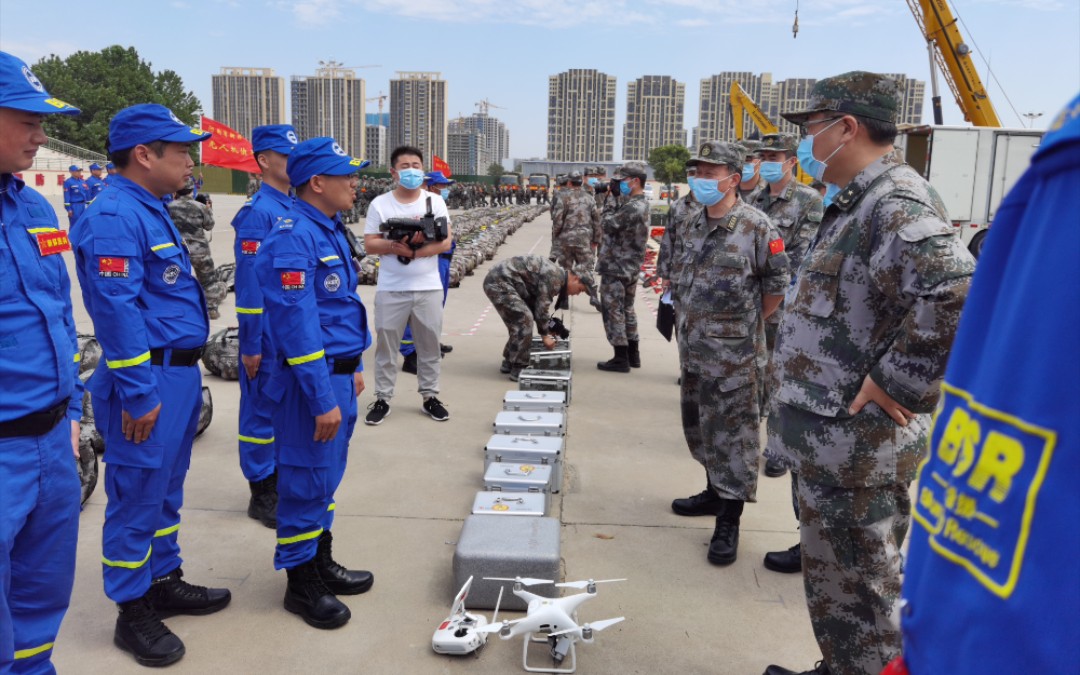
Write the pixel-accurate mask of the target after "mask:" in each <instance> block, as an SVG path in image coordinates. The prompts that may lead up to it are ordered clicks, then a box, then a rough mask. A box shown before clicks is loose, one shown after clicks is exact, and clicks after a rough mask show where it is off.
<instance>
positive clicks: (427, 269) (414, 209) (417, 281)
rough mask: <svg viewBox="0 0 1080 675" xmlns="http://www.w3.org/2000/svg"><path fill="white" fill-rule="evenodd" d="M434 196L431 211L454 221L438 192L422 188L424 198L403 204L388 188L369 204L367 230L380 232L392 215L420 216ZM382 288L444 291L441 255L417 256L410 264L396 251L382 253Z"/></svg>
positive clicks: (386, 289) (368, 231)
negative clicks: (397, 254)
mask: <svg viewBox="0 0 1080 675" xmlns="http://www.w3.org/2000/svg"><path fill="white" fill-rule="evenodd" d="M428 197H430V198H431V211H432V212H433V213H434V214H435V217H436V218H440V217H441V218H446V222H447V223H449V222H450V212H449V211H447V210H446V202H444V201H443V198H442V197H441V196H439V195H437V194H433V193H431V192H421V193H420V199H417V200H416V201H415V202H412V203H411V204H402V203H401V202H399V201H398V200H397V199H396V198H395V197H394V193H393V192H386V193H383V194H381V195H379V196H378V197H376V198H375V199H373V200H372V201H371V204H370V205H368V212H367V222H366V223H365V225H364V234H365V235H368V234H378V235H381V234H382V233H381V232H379V224H380V223H382V222H384V221H386V220H389V219H390V218H410V219H413V220H419V219H421V218H423V217H424V214H425V213H427V200H428ZM375 289H376V290H378V291H441V290H442V279H441V278H440V277H439V256H425V257H423V258H414V259H413V260H412V261H411V262H410V263H409V264H408V265H403V264H401V261H400V260H398V258H397V256H396V255H390V254H387V255H381V256H379V282H378V285H377V286H376V287H375Z"/></svg>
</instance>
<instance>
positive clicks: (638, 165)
mask: <svg viewBox="0 0 1080 675" xmlns="http://www.w3.org/2000/svg"><path fill="white" fill-rule="evenodd" d="M648 177H649V172H648V171H647V170H646V169H645V162H627V163H626V164H623V165H622V166H620V167H619V168H618V169H615V173H614V174H613V175H612V178H614V179H615V180H622V179H623V178H640V179H641V181H642V182H644V181H645V179H647V178H648Z"/></svg>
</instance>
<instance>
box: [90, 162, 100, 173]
mask: <svg viewBox="0 0 1080 675" xmlns="http://www.w3.org/2000/svg"><path fill="white" fill-rule="evenodd" d="M90 170H91V171H101V165H100V164H98V163H97V162H94V163H93V164H91V165H90Z"/></svg>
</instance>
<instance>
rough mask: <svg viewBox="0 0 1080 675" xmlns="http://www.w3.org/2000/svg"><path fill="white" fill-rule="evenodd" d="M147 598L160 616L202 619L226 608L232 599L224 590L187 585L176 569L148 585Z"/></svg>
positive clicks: (227, 591)
mask: <svg viewBox="0 0 1080 675" xmlns="http://www.w3.org/2000/svg"><path fill="white" fill-rule="evenodd" d="M146 599H147V600H149V601H150V604H152V605H153V606H154V609H155V610H157V613H158V614H159V615H161V616H173V615H176V614H191V615H194V616H202V615H204V614H213V613H214V612H219V611H221V610H223V609H225V606H226V605H228V604H229V601H230V600H232V593H230V592H229V590H228V589H227V588H206V587H205V586H195V585H193V584H189V583H188V582H186V581H184V571H183V570H182V569H180V568H179V567H177V568H176V569H174V570H173V571H172V572H169V573H168V574H166V575H165V576H163V577H158V578H157V579H154V580H153V581H151V582H150V590H149V591H147V592H146Z"/></svg>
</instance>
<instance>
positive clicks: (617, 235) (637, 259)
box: [596, 195, 649, 279]
mask: <svg viewBox="0 0 1080 675" xmlns="http://www.w3.org/2000/svg"><path fill="white" fill-rule="evenodd" d="M602 227H603V237H602V239H601V243H600V254H599V256H598V257H597V261H598V262H597V265H596V272H597V273H598V274H600V275H602V276H612V277H619V278H622V279H630V278H635V277H637V275H638V272H640V271H641V263H642V262H644V260H645V242H646V240H648V238H649V202H648V201H647V200H646V199H645V195H638V196H637V197H633V198H632V199H630V200H629V201H627V202H626V204H624V205H623V206H622V208H620V209H619V210H618V211H614V212H610V213H606V214H604V220H603V225H602Z"/></svg>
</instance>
